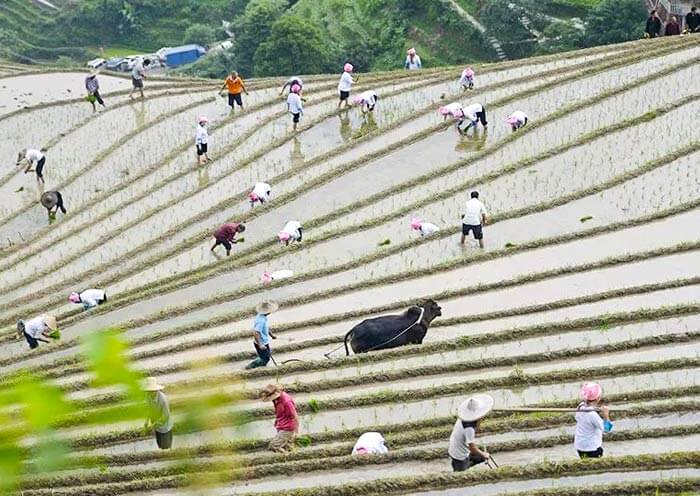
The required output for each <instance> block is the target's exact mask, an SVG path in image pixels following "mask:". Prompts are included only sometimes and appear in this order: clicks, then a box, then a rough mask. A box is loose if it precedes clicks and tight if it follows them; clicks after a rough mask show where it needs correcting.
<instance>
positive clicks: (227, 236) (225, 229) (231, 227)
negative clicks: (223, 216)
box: [214, 222, 240, 242]
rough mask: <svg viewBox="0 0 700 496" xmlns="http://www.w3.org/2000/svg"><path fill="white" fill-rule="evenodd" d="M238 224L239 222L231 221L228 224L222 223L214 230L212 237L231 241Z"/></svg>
mask: <svg viewBox="0 0 700 496" xmlns="http://www.w3.org/2000/svg"><path fill="white" fill-rule="evenodd" d="M239 225H240V223H239V222H232V223H230V224H224V225H223V226H221V227H220V228H218V229H217V230H216V231H214V237H215V238H216V240H217V241H228V242H231V241H233V238H235V237H236V233H238V226H239Z"/></svg>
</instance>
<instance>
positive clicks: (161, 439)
mask: <svg viewBox="0 0 700 496" xmlns="http://www.w3.org/2000/svg"><path fill="white" fill-rule="evenodd" d="M155 433H156V444H157V445H158V447H159V448H160V449H170V448H171V447H172V445H173V431H172V429H171V430H169V431H168V432H158V431H155Z"/></svg>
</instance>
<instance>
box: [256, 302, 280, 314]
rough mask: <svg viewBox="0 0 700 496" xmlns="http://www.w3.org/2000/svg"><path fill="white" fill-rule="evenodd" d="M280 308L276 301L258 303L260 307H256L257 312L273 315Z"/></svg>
mask: <svg viewBox="0 0 700 496" xmlns="http://www.w3.org/2000/svg"><path fill="white" fill-rule="evenodd" d="M279 307H280V306H279V305H278V304H277V303H275V302H274V301H263V302H262V303H258V306H256V307H255V311H256V312H258V313H272V312H274V311H275V310H277V309H278V308H279Z"/></svg>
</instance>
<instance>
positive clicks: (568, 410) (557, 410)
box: [491, 406, 631, 413]
mask: <svg viewBox="0 0 700 496" xmlns="http://www.w3.org/2000/svg"><path fill="white" fill-rule="evenodd" d="M627 410H631V408H610V411H611V412H625V411H627ZM491 411H492V412H511V413H535V412H552V413H577V412H599V411H600V408H581V409H580V410H578V409H576V408H546V407H536V406H534V407H515V408H494V409H493V410H491Z"/></svg>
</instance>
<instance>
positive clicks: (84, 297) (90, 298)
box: [80, 289, 105, 307]
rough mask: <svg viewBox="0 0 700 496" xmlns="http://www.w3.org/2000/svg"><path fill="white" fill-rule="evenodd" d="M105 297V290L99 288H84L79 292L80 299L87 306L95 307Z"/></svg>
mask: <svg viewBox="0 0 700 496" xmlns="http://www.w3.org/2000/svg"><path fill="white" fill-rule="evenodd" d="M104 299H105V292H104V291H102V290H101V289H86V290H85V291H83V292H82V293H80V301H81V302H82V303H85V304H86V305H88V306H89V307H95V306H97V304H98V303H100V302H101V301H104Z"/></svg>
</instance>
